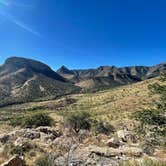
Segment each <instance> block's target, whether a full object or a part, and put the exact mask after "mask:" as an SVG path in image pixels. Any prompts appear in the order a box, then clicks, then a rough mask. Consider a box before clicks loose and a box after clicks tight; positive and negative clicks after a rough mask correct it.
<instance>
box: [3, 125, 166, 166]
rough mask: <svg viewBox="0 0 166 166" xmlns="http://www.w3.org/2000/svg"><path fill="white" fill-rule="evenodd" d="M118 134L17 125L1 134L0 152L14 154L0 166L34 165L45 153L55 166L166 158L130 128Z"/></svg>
mask: <svg viewBox="0 0 166 166" xmlns="http://www.w3.org/2000/svg"><path fill="white" fill-rule="evenodd" d="M116 135H117V137H116V138H115V136H106V135H102V134H100V135H97V136H95V135H92V134H91V133H90V132H88V131H84V130H81V131H80V133H79V135H73V134H72V135H71V134H70V132H69V131H68V129H66V130H65V131H64V132H61V130H60V129H58V128H56V127H39V128H36V129H15V130H14V131H12V132H10V133H8V134H1V135H0V153H2V154H3V153H4V152H5V151H7V149H10V152H11V154H13V156H8V157H9V158H8V160H7V159H6V161H7V162H5V163H3V164H1V166H24V165H35V164H34V162H35V160H36V159H37V158H39V157H40V156H42V155H43V154H44V155H45V156H46V155H48V156H49V158H50V162H51V163H52V165H55V166H65V165H72V166H85V165H89V166H93V165H94V166H95V165H99V166H100V165H102V166H118V165H119V164H120V163H121V162H122V161H126V160H130V159H133V158H134V159H136V160H138V161H140V162H141V160H142V159H143V158H144V157H149V158H151V159H154V160H162V161H165V162H166V154H164V153H163V154H162V155H159V154H161V153H162V152H161V150H159V149H157V148H156V149H153V148H152V147H150V146H146V147H143V148H142V147H141V146H140V145H139V144H138V143H137V136H136V135H135V134H133V133H132V132H131V131H128V130H127V129H124V130H119V131H117V132H116ZM9 147H10V148H9ZM25 162H26V163H25Z"/></svg>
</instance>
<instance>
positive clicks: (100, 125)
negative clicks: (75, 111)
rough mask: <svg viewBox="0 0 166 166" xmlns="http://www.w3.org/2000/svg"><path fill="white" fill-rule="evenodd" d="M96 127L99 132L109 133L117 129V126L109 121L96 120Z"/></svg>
mask: <svg viewBox="0 0 166 166" xmlns="http://www.w3.org/2000/svg"><path fill="white" fill-rule="evenodd" d="M94 129H95V132H96V133H97V134H106V135H109V134H111V133H113V132H114V131H115V128H114V127H113V126H112V125H111V124H109V123H107V122H102V121H99V122H96V123H94Z"/></svg>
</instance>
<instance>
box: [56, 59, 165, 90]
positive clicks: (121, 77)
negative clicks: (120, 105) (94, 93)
mask: <svg viewBox="0 0 166 166" xmlns="http://www.w3.org/2000/svg"><path fill="white" fill-rule="evenodd" d="M165 70H166V62H163V63H160V64H157V65H154V66H127V67H116V66H99V67H98V68H91V69H79V70H77V69H73V70H70V69H68V68H67V67H65V68H64V66H62V67H61V68H60V69H58V70H57V73H58V74H59V75H61V76H63V77H64V78H66V79H68V80H69V81H71V82H73V83H75V84H76V85H78V86H80V87H81V88H85V89H93V88H94V89H101V88H104V87H105V88H109V87H116V86H120V85H126V84H130V83H135V82H138V81H143V80H146V79H149V78H154V77H157V76H158V75H159V74H160V72H162V71H165ZM102 78H103V79H105V81H103V80H102ZM99 80H100V81H99ZM101 80H102V83H101ZM89 82H91V85H89ZM85 84H87V87H86V86H85ZM92 84H93V85H94V86H92ZM82 85H83V86H82ZM112 85H113V86H112Z"/></svg>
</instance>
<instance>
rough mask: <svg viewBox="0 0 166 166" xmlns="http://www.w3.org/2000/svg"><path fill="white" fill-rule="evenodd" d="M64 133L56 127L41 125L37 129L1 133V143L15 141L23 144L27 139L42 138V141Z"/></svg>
mask: <svg viewBox="0 0 166 166" xmlns="http://www.w3.org/2000/svg"><path fill="white" fill-rule="evenodd" d="M61 135H62V134H61V132H60V131H58V130H57V129H55V128H51V127H39V128H36V129H21V130H16V131H13V132H10V133H8V134H2V135H0V143H1V144H5V143H8V142H15V144H16V145H19V144H20V145H21V144H22V143H23V142H24V141H27V140H40V141H41V142H47V141H49V140H50V141H53V140H55V139H56V138H58V137H60V136H61Z"/></svg>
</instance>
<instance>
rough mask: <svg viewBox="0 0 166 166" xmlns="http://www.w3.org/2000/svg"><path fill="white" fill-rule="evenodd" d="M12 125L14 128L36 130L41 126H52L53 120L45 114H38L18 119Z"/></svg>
mask: <svg viewBox="0 0 166 166" xmlns="http://www.w3.org/2000/svg"><path fill="white" fill-rule="evenodd" d="M10 124H11V125H13V126H21V127H26V128H36V127H40V126H51V125H52V124H53V119H52V118H51V117H50V116H48V115H47V114H45V113H36V114H32V115H29V116H26V117H23V118H16V119H14V120H12V121H11V123H10Z"/></svg>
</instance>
